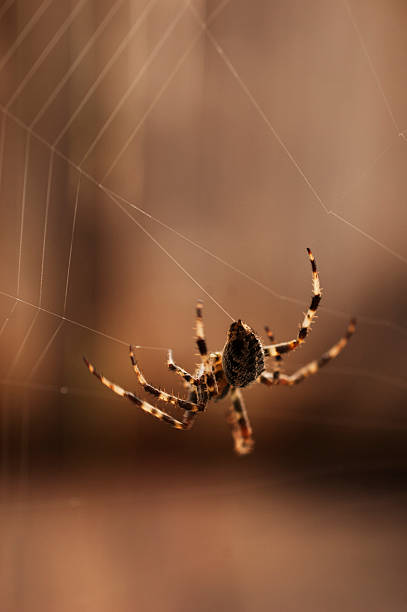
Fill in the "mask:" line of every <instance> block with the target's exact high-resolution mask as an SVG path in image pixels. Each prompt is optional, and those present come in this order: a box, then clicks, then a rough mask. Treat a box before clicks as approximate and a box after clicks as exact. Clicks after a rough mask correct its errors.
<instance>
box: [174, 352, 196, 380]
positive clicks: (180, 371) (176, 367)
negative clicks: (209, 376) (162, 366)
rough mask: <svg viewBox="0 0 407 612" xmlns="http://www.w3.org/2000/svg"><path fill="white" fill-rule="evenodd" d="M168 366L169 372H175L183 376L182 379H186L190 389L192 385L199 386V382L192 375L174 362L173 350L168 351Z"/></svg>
mask: <svg viewBox="0 0 407 612" xmlns="http://www.w3.org/2000/svg"><path fill="white" fill-rule="evenodd" d="M167 365H168V369H169V370H171V371H172V372H175V373H176V374H178V375H179V376H181V378H183V379H184V381H185V382H186V383H187V386H188V387H190V385H195V386H196V385H197V384H198V381H197V380H196V379H195V378H194V377H193V376H192V374H190V373H189V372H187V371H186V370H184V369H183V368H181V367H180V366H179V365H177V364H176V363H175V362H174V359H173V357H172V350H171V349H170V350H169V351H168V359H167Z"/></svg>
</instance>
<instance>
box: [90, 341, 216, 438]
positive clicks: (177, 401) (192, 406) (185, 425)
mask: <svg viewBox="0 0 407 612" xmlns="http://www.w3.org/2000/svg"><path fill="white" fill-rule="evenodd" d="M130 356H131V359H132V363H133V368H134V371H135V372H136V374H137V376H138V379H139V382H140V384H141V385H142V386H143V387H144V390H145V391H147V392H148V393H151V394H152V395H154V396H155V397H156V398H157V399H158V400H162V401H164V402H168V403H170V404H173V405H175V406H179V407H180V408H182V409H183V410H184V417H183V418H182V420H178V419H175V418H174V417H172V416H171V415H170V414H168V413H166V412H164V411H163V410H160V409H159V408H157V407H156V406H153V405H151V404H150V403H149V402H146V401H145V400H142V399H141V398H139V397H137V395H135V394H134V393H132V392H131V391H127V390H126V389H123V388H122V387H120V386H119V385H117V384H116V383H113V382H112V381H110V380H109V379H108V378H106V377H105V376H104V375H103V374H101V373H99V372H98V371H97V370H96V369H95V367H94V366H93V365H92V364H91V363H89V361H88V360H87V359H86V358H85V357H84V362H85V364H86V366H87V367H88V369H89V372H91V374H93V375H94V376H96V378H97V379H98V380H99V381H100V382H101V383H102V384H103V385H105V386H106V387H107V388H108V389H110V390H111V391H113V393H116V394H117V395H119V396H120V397H125V398H127V399H128V400H130V401H131V402H133V403H134V404H136V405H137V406H139V408H141V409H142V410H143V411H144V412H147V413H148V414H151V415H152V416H153V417H155V418H156V419H159V420H160V421H164V422H165V423H168V425H170V426H171V427H174V428H175V429H190V428H191V426H192V420H191V419H190V418H189V416H188V417H185V415H189V414H190V413H192V414H195V413H197V412H200V411H202V410H204V408H205V406H204V405H203V404H197V403H195V402H192V401H187V400H183V399H181V398H179V397H176V396H175V395H170V394H169V393H165V392H164V391H160V390H159V389H156V388H155V387H153V386H152V385H149V384H148V383H147V381H146V380H145V378H144V376H143V375H142V373H141V371H140V369H139V368H138V366H137V363H136V361H135V359H134V354H133V351H132V349H131V347H130Z"/></svg>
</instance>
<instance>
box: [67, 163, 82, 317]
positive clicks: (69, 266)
mask: <svg viewBox="0 0 407 612" xmlns="http://www.w3.org/2000/svg"><path fill="white" fill-rule="evenodd" d="M80 186H81V175H80V174H79V177H78V185H77V187H76V196H75V209H74V215H73V221H72V231H71V241H70V244H69V257H68V269H67V272H66V282H65V297H64V310H63V314H64V315H65V312H66V301H67V298H68V288H69V277H70V273H71V259H72V248H73V241H74V236H75V227H76V215H77V212H78V203H79V190H80Z"/></svg>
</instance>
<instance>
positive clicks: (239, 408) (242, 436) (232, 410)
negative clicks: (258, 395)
mask: <svg viewBox="0 0 407 612" xmlns="http://www.w3.org/2000/svg"><path fill="white" fill-rule="evenodd" d="M230 396H231V400H232V404H231V405H230V406H229V407H228V410H227V413H226V420H227V422H228V423H229V425H230V428H231V430H232V436H233V441H234V444H235V451H236V453H237V454H238V455H248V454H249V453H251V451H252V450H253V447H254V440H253V438H252V428H251V425H250V421H249V417H248V416H247V412H246V406H245V403H244V399H243V395H242V393H241V391H240V389H237V388H236V387H232V389H231V392H230Z"/></svg>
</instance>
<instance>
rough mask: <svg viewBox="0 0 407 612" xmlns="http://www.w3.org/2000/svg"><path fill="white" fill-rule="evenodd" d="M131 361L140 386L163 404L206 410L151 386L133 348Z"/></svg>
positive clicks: (197, 410) (196, 410)
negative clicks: (138, 363)
mask: <svg viewBox="0 0 407 612" xmlns="http://www.w3.org/2000/svg"><path fill="white" fill-rule="evenodd" d="M130 359H131V363H132V365H133V370H134V372H135V373H136V375H137V378H138V381H139V383H140V385H141V386H142V387H143V389H144V391H147V393H151V395H154V397H156V398H157V399H158V400H161V401H163V402H168V403H169V404H173V405H174V406H178V407H179V408H182V409H183V410H188V411H191V412H201V411H202V410H204V408H205V406H204V405H203V404H193V403H191V402H188V401H187V400H183V399H181V398H179V397H177V396H176V395H170V394H169V393H165V391H162V390H161V389H157V388H156V387H153V386H152V385H150V384H149V383H148V382H147V381H146V379H145V378H144V376H143V374H142V373H141V370H140V368H139V367H138V365H137V361H136V358H135V356H134V352H133V349H132V347H131V346H130Z"/></svg>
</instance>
